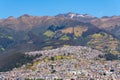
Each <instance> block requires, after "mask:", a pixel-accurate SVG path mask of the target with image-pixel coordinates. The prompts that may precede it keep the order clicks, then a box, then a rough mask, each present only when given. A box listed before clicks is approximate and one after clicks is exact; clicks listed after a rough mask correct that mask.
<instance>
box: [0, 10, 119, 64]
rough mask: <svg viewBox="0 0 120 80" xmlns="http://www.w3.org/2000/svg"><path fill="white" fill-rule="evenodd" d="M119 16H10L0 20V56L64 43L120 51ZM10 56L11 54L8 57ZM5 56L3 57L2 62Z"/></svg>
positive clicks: (54, 46) (60, 45)
mask: <svg viewBox="0 0 120 80" xmlns="http://www.w3.org/2000/svg"><path fill="white" fill-rule="evenodd" d="M119 33H120V16H111V17H108V16H104V17H101V18H98V17H94V16H91V15H89V14H77V13H72V12H69V13H65V14H58V15H56V16H31V15H28V14H25V15H22V16H20V17H18V18H15V17H13V16H10V17H8V18H6V19H0V57H2V56H6V55H7V56H6V58H7V57H9V56H12V57H11V58H13V59H14V57H16V56H17V55H15V54H14V53H16V54H18V53H24V52H26V51H35V50H45V49H53V48H58V47H62V46H87V47H91V48H93V49H97V50H99V51H102V52H105V53H112V54H114V55H116V54H119V53H120V34H119ZM8 55H9V56H8ZM6 58H2V59H1V60H0V63H1V62H2V61H3V60H5V59H6Z"/></svg>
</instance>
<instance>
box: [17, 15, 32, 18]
mask: <svg viewBox="0 0 120 80" xmlns="http://www.w3.org/2000/svg"><path fill="white" fill-rule="evenodd" d="M22 17H31V15H29V14H24V15H22V16H20V17H19V18H22Z"/></svg>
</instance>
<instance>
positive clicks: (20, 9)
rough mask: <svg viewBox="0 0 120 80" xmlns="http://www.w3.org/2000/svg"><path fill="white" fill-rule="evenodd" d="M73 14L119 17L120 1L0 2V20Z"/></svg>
mask: <svg viewBox="0 0 120 80" xmlns="http://www.w3.org/2000/svg"><path fill="white" fill-rule="evenodd" d="M67 12H75V13H80V14H86V13H87V14H91V15H94V16H97V17H101V16H112V15H120V0H0V18H7V17H9V16H15V17H18V16H21V15H23V14H30V15H36V16H43V15H50V16H53V15H56V14H59V13H67Z"/></svg>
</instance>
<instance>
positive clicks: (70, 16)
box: [57, 12, 95, 18]
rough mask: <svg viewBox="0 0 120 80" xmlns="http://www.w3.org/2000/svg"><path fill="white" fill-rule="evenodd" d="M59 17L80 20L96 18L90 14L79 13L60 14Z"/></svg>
mask: <svg viewBox="0 0 120 80" xmlns="http://www.w3.org/2000/svg"><path fill="white" fill-rule="evenodd" d="M57 16H58V17H59V16H60V17H61V16H62V17H67V18H74V17H78V18H81V17H85V18H95V17H94V16H92V15H89V14H78V13H73V12H68V13H64V14H58V15H57Z"/></svg>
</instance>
